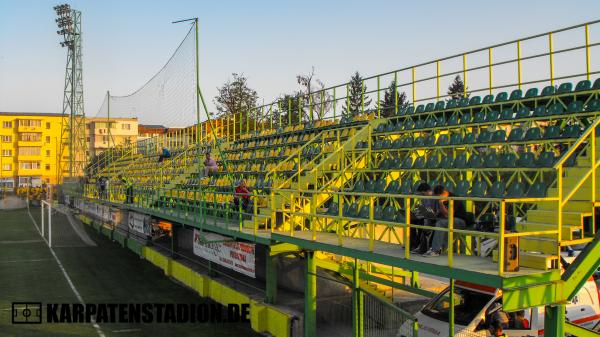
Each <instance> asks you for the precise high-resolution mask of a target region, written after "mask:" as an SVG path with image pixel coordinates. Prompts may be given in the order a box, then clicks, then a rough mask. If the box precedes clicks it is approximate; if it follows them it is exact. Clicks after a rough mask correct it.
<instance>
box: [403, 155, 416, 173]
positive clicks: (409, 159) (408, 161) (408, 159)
mask: <svg viewBox="0 0 600 337" xmlns="http://www.w3.org/2000/svg"><path fill="white" fill-rule="evenodd" d="M412 166H413V159H412V157H411V156H407V157H406V158H404V160H403V161H402V166H401V167H400V168H402V169H405V170H408V169H410V168H412Z"/></svg>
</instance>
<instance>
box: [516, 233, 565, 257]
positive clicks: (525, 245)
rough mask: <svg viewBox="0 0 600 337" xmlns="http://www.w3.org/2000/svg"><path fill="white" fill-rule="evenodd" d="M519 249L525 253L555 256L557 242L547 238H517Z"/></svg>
mask: <svg viewBox="0 0 600 337" xmlns="http://www.w3.org/2000/svg"><path fill="white" fill-rule="evenodd" d="M519 249H520V250H522V251H526V252H537V253H542V254H547V255H556V253H557V252H558V242H557V241H556V240H554V239H549V238H541V237H521V238H519Z"/></svg>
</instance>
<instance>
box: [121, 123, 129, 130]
mask: <svg viewBox="0 0 600 337" xmlns="http://www.w3.org/2000/svg"><path fill="white" fill-rule="evenodd" d="M121 129H123V130H131V125H129V123H125V124H121Z"/></svg>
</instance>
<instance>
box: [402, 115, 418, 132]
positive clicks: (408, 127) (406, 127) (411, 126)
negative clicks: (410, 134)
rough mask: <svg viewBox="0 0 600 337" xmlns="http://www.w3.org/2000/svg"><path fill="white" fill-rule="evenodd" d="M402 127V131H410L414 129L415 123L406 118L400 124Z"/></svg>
mask: <svg viewBox="0 0 600 337" xmlns="http://www.w3.org/2000/svg"><path fill="white" fill-rule="evenodd" d="M402 127H403V129H404V130H412V129H414V128H415V122H414V121H413V120H412V119H411V118H408V119H406V120H405V121H404V123H402Z"/></svg>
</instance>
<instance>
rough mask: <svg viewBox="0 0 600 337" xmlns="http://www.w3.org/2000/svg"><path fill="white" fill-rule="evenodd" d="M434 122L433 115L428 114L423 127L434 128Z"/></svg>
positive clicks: (435, 121)
mask: <svg viewBox="0 0 600 337" xmlns="http://www.w3.org/2000/svg"><path fill="white" fill-rule="evenodd" d="M436 123H437V119H436V118H435V117H434V116H429V118H427V120H426V121H425V128H427V129H431V128H435V125H436Z"/></svg>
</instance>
